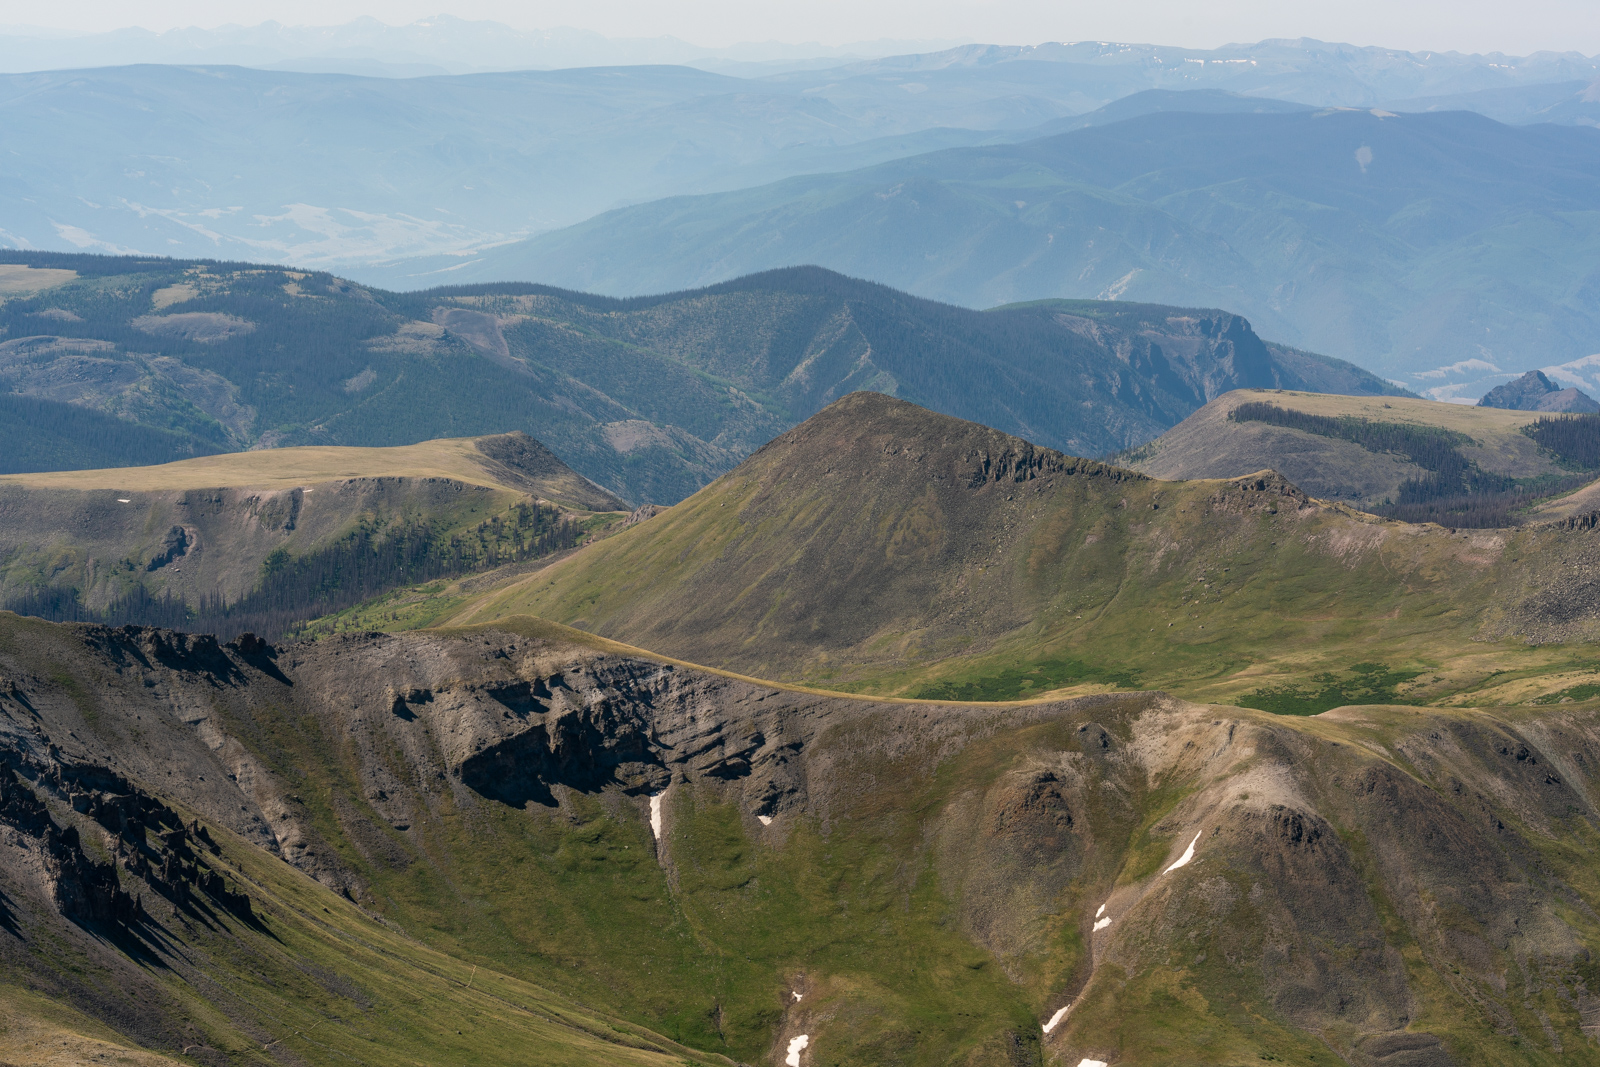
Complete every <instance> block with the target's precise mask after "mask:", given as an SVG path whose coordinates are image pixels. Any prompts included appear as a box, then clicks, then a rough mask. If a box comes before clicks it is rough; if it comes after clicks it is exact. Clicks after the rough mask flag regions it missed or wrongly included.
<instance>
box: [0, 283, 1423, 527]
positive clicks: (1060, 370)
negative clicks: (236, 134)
mask: <svg viewBox="0 0 1600 1067" xmlns="http://www.w3.org/2000/svg"><path fill="white" fill-rule="evenodd" d="M7 264H9V265H10V268H11V269H9V271H8V272H5V273H4V279H5V283H6V286H7V289H6V290H5V292H4V293H0V405H7V404H9V405H11V406H10V407H8V408H6V411H7V413H8V418H7V419H6V420H5V421H4V423H0V427H3V428H0V444H5V443H7V442H10V443H11V444H12V445H13V446H16V447H13V448H11V449H9V450H4V451H0V473H5V472H20V471H25V470H49V469H62V468H67V467H80V466H87V467H100V466H111V465H117V464H119V463H153V462H160V461H163V460H168V459H176V458H180V457H181V456H184V455H204V454H211V453H218V452H230V451H237V450H242V449H246V448H261V447H278V446H284V445H345V446H393V445H408V444H413V443H416V442H418V441H424V440H429V439H436V438H453V437H469V436H479V435H484V434H497V433H505V432H510V431H517V430H520V431H522V432H524V433H527V434H529V435H530V436H532V437H535V438H537V439H538V440H540V441H544V442H546V443H547V444H548V445H549V446H550V447H551V448H552V449H554V450H555V451H556V453H557V454H558V455H560V457H561V458H562V459H563V460H564V461H566V462H567V463H568V464H569V465H570V466H572V467H573V468H574V469H575V470H577V471H578V472H580V473H581V474H583V475H585V476H587V477H589V478H592V479H593V480H594V481H596V482H598V483H600V484H601V485H604V486H606V487H607V488H608V489H609V490H611V491H612V492H614V493H616V494H617V495H619V496H621V497H622V498H624V499H626V500H629V501H631V502H634V503H645V502H654V503H672V502H675V501H677V500H680V499H682V498H683V497H685V496H687V495H688V494H690V493H692V492H693V491H694V490H696V489H698V488H700V487H701V486H703V485H705V484H706V483H708V482H710V481H711V480H712V479H714V478H715V477H716V476H718V475H719V474H721V473H723V472H724V471H726V470H729V469H730V468H732V467H733V466H735V465H736V464H737V463H738V462H739V461H740V460H741V459H743V458H744V457H745V456H746V455H748V454H749V453H750V452H751V451H753V450H754V449H756V448H757V447H759V446H760V445H761V444H762V443H764V442H765V441H767V440H768V439H769V438H771V437H772V436H773V435H775V434H777V433H780V432H782V431H783V430H784V429H787V428H788V427H790V426H793V425H795V424H796V423H798V422H799V421H801V420H802V419H804V418H806V417H807V416H809V415H811V414H813V413H815V412H816V411H817V410H819V409H820V408H821V407H823V406H824V405H826V404H827V403H828V402H829V401H831V400H833V399H836V398H837V397H839V396H841V395H843V394H844V393H846V392H850V391H852V390H855V389H863V388H867V389H876V390H879V391H883V392H890V393H894V394H896V395H900V396H904V397H907V398H909V399H912V400H915V401H917V402H919V403H922V404H925V405H928V406H930V407H933V408H935V409H938V410H944V411H948V412H950V413H952V414H956V415H960V416H963V417H967V418H974V419H979V420H982V421H985V422H989V423H992V424H994V425H997V426H1000V427H1002V428H1004V429H1007V430H1010V431H1012V432H1017V433H1025V434H1028V435H1030V436H1032V437H1034V438H1036V439H1038V440H1040V441H1041V442H1043V443H1046V444H1049V445H1052V446H1054V447H1059V448H1062V449H1066V450H1069V451H1073V452H1076V453H1081V454H1089V455H1095V454H1101V453H1104V452H1109V451H1114V450H1116V449H1119V448H1123V447H1126V446H1128V445H1132V444H1138V443H1141V442H1143V441H1146V440H1148V439H1149V438H1151V437H1154V436H1156V435H1158V434H1159V433H1161V432H1162V431H1163V430H1165V429H1167V428H1168V427H1170V426H1172V425H1174V424H1176V423H1177V422H1179V421H1181V420H1182V419H1183V418H1184V417H1185V416H1186V415H1188V414H1189V413H1190V412H1192V411H1194V410H1195V409H1196V408H1198V407H1200V406H1201V405H1203V404H1205V403H1206V402H1207V401H1208V400H1210V399H1212V398H1213V397H1215V396H1216V395H1217V394H1218V393H1219V392H1222V391H1226V390H1227V389H1232V388H1239V387H1287V388H1297V389H1311V390H1340V391H1357V392H1383V391H1385V390H1386V389H1391V390H1392V387H1390V386H1388V385H1386V384H1385V383H1383V382H1381V381H1380V380H1378V379H1376V378H1374V377H1373V376H1372V375H1370V374H1367V373H1366V372H1364V371H1361V370H1360V369H1359V368H1356V367H1353V366H1351V365H1349V364H1345V363H1340V362H1339V361H1337V360H1328V359H1325V358H1323V357H1318V356H1307V355H1305V354H1296V353H1290V352H1287V351H1286V350H1283V349H1279V348H1272V347H1268V346H1267V345H1266V344H1265V343H1263V342H1262V341H1261V339H1260V338H1259V337H1257V336H1256V334H1255V333H1254V331H1253V330H1251V328H1250V326H1249V324H1248V323H1247V322H1245V321H1244V320H1243V319H1241V318H1239V317H1238V316H1235V315H1231V314H1228V313H1226V312H1221V311H1214V310H1210V311H1208V310H1194V309H1180V308H1164V307H1154V306H1143V305H1141V306H1139V307H1137V308H1118V309H1116V311H1115V313H1114V314H1110V313H1108V314H1106V315H1102V316H1100V317H1096V315H1097V314H1098V313H1097V312H1096V311H1095V310H1094V306H1091V305H1074V306H1073V307H1071V308H1057V307H1051V306H1040V307H1031V308H1016V309H1006V310H1000V311H994V312H974V311H969V310H966V309H963V308H957V307H951V306H948V305H943V304H936V303H932V302H930V301H926V300H919V299H916V298H913V297H908V296H906V295H905V294H903V293H897V292H895V291H893V290H891V289H886V288H884V287H882V286H878V285H871V284H868V283H865V282H858V281H854V280H851V279H848V278H844V277H840V276H839V275H835V274H830V273H828V272H826V271H819V270H793V271H780V272H775V273H772V274H767V275H762V276H759V277H753V278H747V279H742V280H740V281H738V282H733V283H729V284H726V285H722V286H717V287H715V288H713V289H709V290H703V291H699V292H690V293H675V294H669V295H666V296H661V297H653V298H648V299H636V300H627V301H618V300H610V299H606V298H601V297H593V296H587V295H584V294H581V293H572V292H565V291H561V290H556V289H550V288H546V287H542V286H534V285H491V286H476V287H465V288H461V287H457V288H451V289H438V290H432V291H429V292H424V293H387V292H383V291H381V290H375V289H367V288H364V287H362V286H358V285H354V284H352V283H349V282H345V281H342V280H340V279H338V278H335V277H333V276H332V275H328V274H321V273H306V272H301V271H292V270H285V269H281V268H275V267H256V266H251V265H248V264H226V263H211V262H195V261H188V262H184V261H172V260H150V259H133V258H114V257H104V256H68V255H56V254H44V253H17V252H4V253H0V267H5V266H6V265H7ZM11 394H15V395H11ZM106 416H114V417H115V418H116V419H117V420H118V421H115V422H112V421H109V420H108V419H107V418H106ZM107 427H111V428H114V429H116V430H120V431H121V432H120V436H119V435H118V434H117V433H106V432H105V430H106V428H107Z"/></svg>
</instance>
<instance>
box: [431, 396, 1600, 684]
mask: <svg viewBox="0 0 1600 1067" xmlns="http://www.w3.org/2000/svg"><path fill="white" fill-rule="evenodd" d="M1397 402H1398V401H1397ZM1373 403H1380V402H1379V401H1373ZM1412 403H1413V404H1416V403H1420V402H1419V401H1413V402H1412ZM1498 414H1505V415H1509V414H1510V413H1498ZM1591 526H1592V524H1591ZM1597 552H1600V542H1597V541H1596V539H1595V535H1594V532H1593V529H1592V528H1590V527H1586V526H1582V525H1579V526H1577V527H1573V526H1571V524H1555V525H1552V524H1549V523H1537V522H1535V523H1530V524H1528V525H1527V526H1525V527H1523V528H1520V529H1514V530H1513V529H1497V530H1474V531H1464V530H1454V529H1449V528H1444V527H1440V526H1437V525H1408V524H1406V523H1400V522H1385V521H1382V520H1380V519H1377V518H1375V517H1373V516H1370V515H1363V514H1360V513H1357V512H1354V511H1351V510H1350V509H1348V508H1346V507H1342V506H1335V505H1328V504H1323V503H1318V502H1316V501H1313V500H1312V499H1310V498H1308V497H1307V496H1306V494H1305V493H1303V492H1302V491H1301V490H1299V489H1298V488H1296V487H1295V486H1294V485H1292V484H1291V483H1289V482H1287V481H1285V480H1284V479H1283V478H1282V477H1281V476H1278V475H1273V474H1271V473H1270V472H1267V473H1265V474H1260V475H1253V476H1251V477H1247V478H1235V479H1229V480H1220V479H1218V480H1199V481H1190V482H1163V481H1157V480H1154V479H1151V478H1148V477H1146V476H1144V475H1141V474H1138V473H1136V472H1133V471H1129V470H1125V469H1122V468H1118V467H1114V466H1108V465H1105V464H1100V463H1095V462H1092V461H1087V460H1081V459H1074V458H1072V457H1070V456H1064V455H1061V454H1060V453H1056V452H1052V451H1050V450H1047V449H1042V448H1039V447H1037V446H1035V445H1032V444H1030V443H1028V442H1027V441H1024V440H1020V439H1018V438H1014V437H1010V436H1008V435H1005V434H1002V433H1000V432H998V431H995V430H992V429H989V428H987V427H983V426H978V425H975V424H972V423H964V422H961V421H959V420H955V419H951V418H948V417H946V416H940V415H935V414H933V413H930V412H928V411H925V410H923V409H920V408H917V407H915V406H913V405H911V404H907V403H905V402H903V401H897V400H893V399H890V398H887V397H883V396H879V395H876V394H869V393H861V394H856V395H853V396H850V397H847V398H845V399H844V400H842V401H839V402H837V403H836V404H834V405H833V406H831V407H829V408H828V409H827V410H825V411H824V412H822V413H821V414H819V415H817V416H815V417H814V418H813V419H811V420H809V421H808V422H806V423H805V424H803V425H802V426H800V427H798V428H797V429H795V430H792V431H790V432H789V433H787V434H785V435H783V436H782V437H779V438H778V439H776V440H775V441H773V442H772V443H771V444H769V445H768V446H767V447H765V448H763V449H762V450H760V451H759V452H757V453H756V454H755V455H753V456H752V457H751V458H750V459H749V460H747V461H746V462H745V463H744V464H742V465H741V466H740V467H739V468H737V469H736V470H734V471H732V472H730V473H729V474H727V475H725V476H724V477H723V478H722V479H720V480H719V481H718V482H716V483H714V484H713V485H711V486H709V487H707V488H706V489H704V490H702V491H701V492H700V493H698V494H696V495H695V496H694V497H691V498H690V499H689V500H687V501H685V502H683V503H682V504H679V505H677V506H676V507H674V508H672V509H670V510H669V511H668V512H666V513H665V514H664V515H662V516H659V517H657V518H654V519H651V520H650V521H648V522H645V523H642V524H640V525H638V526H636V527H634V528H632V529H629V530H627V531H624V532H623V533H621V534H619V535H618V536H616V537H614V538H611V539H608V540H606V541H604V542H601V543H599V544H596V545H594V546H592V547H591V548H589V549H587V550H585V551H584V552H582V553H579V554H578V555H575V556H573V557H571V558H569V559H567V560H564V561H562V562H560V563H558V564H556V565H554V566H552V567H549V568H546V569H545V570H542V571H540V572H537V573H535V574H532V575H529V576H528V577H526V578H522V579H519V580H516V581H514V582H511V583H509V584H506V585H504V586H502V587H499V588H496V589H494V590H491V591H488V592H485V593H482V594H480V595H479V596H477V597H476V599H474V600H472V601H470V602H469V603H468V604H467V605H466V606H464V607H463V608H461V610H460V611H459V613H458V614H457V615H455V616H454V618H455V619H457V620H461V621H473V622H483V621H488V620H491V619H494V618H497V617H503V616H510V615H518V614H534V615H540V616H543V617H546V618H550V619H554V620H557V621H560V622H564V623H567V624H569V625H573V626H576V627H579V628H581V629H584V630H589V631H592V632H594V633H598V634H602V635H604V636H606V637H610V638H615V639H618V640H623V641H627V642H629V643H631V644H637V645H640V646H643V647H647V648H651V649H654V650H657V651H660V652H663V653H667V654H670V655H674V656H679V657H682V658H684V659H686V660H690V661H693V662H696V663H703V664H710V665H713V666H718V667H724V668H727V669H731V670H737V671H740V672H742V673H745V674H750V675H754V676H758V677H768V678H782V679H789V680H793V681H806V682H809V683H812V684H825V685H828V686H832V687H847V688H850V689H853V690H857V691H863V692H875V693H892V694H898V695H905V696H929V697H943V698H958V699H1011V698H1016V697H1021V696H1027V695H1031V694H1036V693H1040V692H1043V691H1048V690H1058V689H1064V690H1068V691H1073V692H1084V691H1091V692H1092V691H1102V690H1108V689H1115V688H1121V689H1135V688H1136V689H1163V690H1167V691H1171V692H1176V693H1179V694H1182V695H1184V696H1186V697H1189V698H1191V699H1200V700H1209V701H1225V702H1228V703H1237V702H1241V701H1242V702H1245V703H1247V704H1252V706H1265V704H1264V702H1266V703H1270V704H1271V706H1273V707H1284V708H1295V709H1300V710H1319V711H1320V710H1323V709H1324V708H1325V707H1333V706H1336V705H1337V704H1341V703H1349V702H1360V703H1383V702H1401V701H1403V702H1406V703H1437V702H1454V701H1458V700H1470V701H1472V702H1476V701H1478V700H1481V699H1484V697H1483V695H1482V693H1483V691H1482V689H1481V687H1483V686H1484V685H1487V684H1491V683H1492V684H1493V685H1496V686H1502V685H1510V683H1511V682H1512V681H1513V680H1515V679H1522V680H1524V681H1525V685H1526V687H1532V688H1531V689H1527V690H1526V691H1527V692H1529V693H1530V694H1531V695H1537V692H1540V691H1541V690H1538V685H1539V684H1540V683H1538V682H1536V681H1526V680H1527V679H1531V678H1535V677H1536V676H1540V675H1543V674H1546V673H1551V672H1554V673H1555V674H1556V675H1560V672H1563V671H1572V670H1576V669H1579V668H1580V667H1581V665H1582V664H1584V663H1585V662H1586V661H1585V660H1584V659H1583V653H1582V652H1581V651H1580V650H1579V648H1578V647H1576V646H1574V647H1567V646H1563V645H1561V644H1560V642H1562V641H1572V640H1580V641H1588V640H1593V639H1594V637H1595V636H1596V635H1597V631H1596V629H1595V628H1596V626H1597V625H1600V618H1597V616H1596V614H1595V611H1594V609H1593V607H1592V604H1591V602H1590V601H1589V597H1590V596H1591V592H1590V589H1591V584H1590V582H1589V579H1588V578H1587V577H1585V576H1586V575H1587V574H1588V573H1589V572H1590V571H1589V569H1590V568H1592V567H1593V566H1595V565H1596V563H1597V562H1600V559H1597ZM1374 665H1376V666H1374ZM1508 672H1509V673H1508ZM1518 672H1523V673H1518ZM1561 676H1562V677H1564V675H1561ZM1519 684H1521V683H1519ZM1550 684H1551V685H1555V682H1553V681H1552V682H1551V683H1550ZM1497 691H1498V690H1497ZM1523 691H1524V690H1523V689H1516V688H1515V687H1513V688H1509V689H1505V690H1504V691H1503V692H1504V693H1505V694H1513V693H1521V692H1523ZM1466 694H1471V696H1470V697H1469V696H1467V695H1466ZM1499 699H1522V698H1521V697H1520V696H1516V697H1511V696H1509V695H1507V696H1502V697H1500V698H1499ZM1330 701H1331V702H1330Z"/></svg>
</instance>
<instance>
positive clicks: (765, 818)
mask: <svg viewBox="0 0 1600 1067" xmlns="http://www.w3.org/2000/svg"><path fill="white" fill-rule="evenodd" d="M756 818H758V819H760V820H761V825H762V826H771V825H772V816H770V815H757V816H756Z"/></svg>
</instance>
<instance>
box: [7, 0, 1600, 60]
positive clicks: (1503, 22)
mask: <svg viewBox="0 0 1600 1067" xmlns="http://www.w3.org/2000/svg"><path fill="white" fill-rule="evenodd" d="M440 13H447V14H451V15H455V16H456V17H458V18H464V19H491V20H494V21H497V22H504V23H506V24H508V25H511V26H515V27H517V28H519V29H544V28H550V27H555V26H574V27H578V28H581V29H588V30H594V31H597V32H599V33H602V34H605V35H606V36H608V37H657V36H673V37H679V38H682V39H684V40H687V41H691V42H693V43H695V44H699V45H704V46H708V47H724V46H726V45H731V44H735V43H738V42H741V41H793V42H801V41H805V42H810V41H818V42H821V43H823V44H828V45H838V44H845V43H848V42H852V41H869V40H874V39H878V38H886V37H887V38H951V39H965V40H972V41H982V42H986V43H995V44H1037V43H1039V42H1041V41H1060V40H1071V41H1079V40H1115V41H1131V42H1139V43H1149V44H1165V45H1181V46H1187V47H1193V48H1213V47H1216V46H1218V45H1221V44H1226V43H1228V42H1231V41H1241V42H1243V41H1257V40H1261V39H1263V38H1268V37H1315V38H1319V39H1321V40H1324V41H1344V42H1349V43H1351V44H1359V45H1383V46H1388V47H1392V48H1404V49H1409V50H1415V51H1426V50H1434V49H1436V50H1441V51H1443V50H1450V49H1454V50H1457V51H1462V52H1494V51H1499V52H1505V53H1507V54H1526V53H1528V52H1533V51H1539V50H1545V49H1549V50H1556V51H1569V50H1572V51H1580V52H1583V53H1584V54H1586V55H1593V54H1596V53H1600V0H1211V2H1205V0H1003V2H1002V0H799V2H796V0H541V2H537V3H534V2H527V0H388V2H384V3H373V2H372V0H57V2H56V3H52V4H25V3H23V2H22V0H0V24H11V25H17V24H29V25H36V26H47V27H51V28H56V29H64V30H75V31H79V32H99V31H104V30H111V29H118V28H121V27H125V26H140V27H143V28H145V29H149V30H156V31H161V30H167V29H172V28H174V27H180V26H203V27H215V26H220V25H224V24H228V23H236V24H242V25H254V24H256V23H259V22H265V21H268V20H274V21H277V22H281V23H284V24H287V25H333V24H337V23H342V22H348V21H350V20H351V19H354V18H357V17H359V16H362V15H370V16H373V17H375V18H378V19H379V20H381V21H383V22H386V23H389V24H390V25H400V24H404V23H409V22H413V21H415V20H417V19H421V18H426V17H428V16H430V15H436V14H440Z"/></svg>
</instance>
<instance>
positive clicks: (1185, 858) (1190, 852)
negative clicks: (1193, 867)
mask: <svg viewBox="0 0 1600 1067" xmlns="http://www.w3.org/2000/svg"><path fill="white" fill-rule="evenodd" d="M1203 833H1205V831H1204V830H1201V831H1199V832H1198V833H1196V834H1195V835H1194V840H1193V841H1190V842H1189V847H1188V848H1186V849H1184V850H1183V855H1181V856H1179V857H1178V862H1177V863H1174V864H1173V865H1172V866H1171V867H1168V868H1167V869H1166V870H1164V871H1162V872H1161V873H1162V874H1171V873H1172V872H1173V871H1175V870H1177V869H1178V868H1179V867H1182V866H1183V865H1184V864H1186V863H1188V862H1189V861H1190V860H1192V859H1194V846H1196V845H1198V844H1199V843H1200V834H1203Z"/></svg>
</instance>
